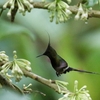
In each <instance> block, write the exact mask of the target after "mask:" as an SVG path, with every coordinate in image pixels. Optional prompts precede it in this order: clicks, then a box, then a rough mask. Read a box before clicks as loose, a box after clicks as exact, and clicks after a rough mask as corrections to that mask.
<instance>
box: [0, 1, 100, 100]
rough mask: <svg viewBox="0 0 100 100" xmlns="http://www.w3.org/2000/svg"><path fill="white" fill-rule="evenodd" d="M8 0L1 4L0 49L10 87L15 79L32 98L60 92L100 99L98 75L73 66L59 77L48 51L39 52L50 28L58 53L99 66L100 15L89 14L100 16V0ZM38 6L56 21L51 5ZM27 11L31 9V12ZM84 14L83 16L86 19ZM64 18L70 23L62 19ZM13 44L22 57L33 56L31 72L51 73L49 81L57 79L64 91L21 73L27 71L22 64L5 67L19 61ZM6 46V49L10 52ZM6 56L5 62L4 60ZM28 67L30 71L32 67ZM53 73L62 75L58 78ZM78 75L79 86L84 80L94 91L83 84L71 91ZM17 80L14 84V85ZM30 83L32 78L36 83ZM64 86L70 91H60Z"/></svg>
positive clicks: (89, 66)
mask: <svg viewBox="0 0 100 100" xmlns="http://www.w3.org/2000/svg"><path fill="white" fill-rule="evenodd" d="M6 1H7V0H6ZM6 1H5V2H4V3H3V4H0V8H1V13H0V15H1V14H2V15H1V17H0V47H1V48H0V51H3V52H1V53H0V54H1V56H0V57H1V58H0V66H1V68H0V70H1V72H2V71H3V72H5V73H4V76H5V75H6V76H5V77H6V79H7V82H11V80H12V82H11V84H9V86H11V87H12V85H13V86H14V88H16V89H17V90H18V91H19V92H21V93H26V94H28V93H31V94H32V95H29V97H28V99H32V100H33V99H35V100H44V99H46V100H47V99H48V98H49V99H52V100H55V99H57V98H59V100H64V99H69V100H70V99H71V100H76V98H78V99H80V98H82V97H83V100H86V99H87V100H89V99H90V95H91V98H92V99H93V100H98V99H99V92H100V90H99V82H100V79H99V76H96V75H87V74H80V73H72V72H71V73H69V74H67V75H62V76H61V77H59V78H57V77H56V75H55V72H54V71H53V70H52V68H51V65H49V62H48V60H46V58H45V57H44V58H43V57H42V58H39V59H37V58H36V56H37V55H39V54H40V52H42V50H43V51H44V50H45V49H44V48H45V47H46V46H47V39H46V38H47V37H45V36H46V35H45V34H44V33H45V30H46V31H48V33H49V34H50V40H51V45H52V46H53V47H54V48H55V49H56V50H57V52H58V53H59V55H61V56H62V57H63V58H64V59H65V60H66V61H67V62H68V63H69V65H70V66H72V67H76V68H80V69H87V70H91V71H94V72H99V70H100V67H99V66H100V63H99V62H100V52H99V51H100V39H99V37H100V33H99V31H100V29H99V26H100V23H99V19H91V17H95V18H99V16H100V14H99V11H98V10H99V2H100V1H99V0H82V2H79V1H78V0H77V1H70V0H67V1H62V0H55V1H50V2H47V1H44V2H39V1H38V2H33V1H30V0H25V1H24V0H18V1H17V2H16V0H8V2H6ZM33 7H34V9H33ZM35 8H41V9H48V12H49V14H50V21H52V23H49V22H47V21H48V16H49V15H48V13H47V10H41V9H35ZM95 9H96V10H95ZM97 9H98V10H97ZM27 11H28V12H29V13H27ZM30 11H31V12H30ZM18 12H20V13H21V14H23V15H25V14H26V15H25V16H24V17H23V16H20V15H19V13H18ZM6 15H9V16H8V17H10V18H11V21H13V22H14V23H10V22H8V21H9V20H7V19H8V18H7V17H6ZM73 16H74V18H75V19H77V21H76V20H74V21H73V19H72V18H73ZM15 17H16V18H15ZM55 20H56V23H61V24H59V25H56V24H55V23H54V22H53V21H55ZM80 20H82V21H83V22H82V21H80ZM84 21H85V22H86V24H84ZM63 22H67V23H65V24H62V23H63ZM94 23H95V24H94ZM15 50H16V51H17V56H18V58H23V59H24V60H25V59H27V61H29V62H31V68H32V72H35V73H37V75H40V76H42V78H43V77H45V78H47V79H53V80H47V81H48V82H51V83H50V84H54V85H55V86H57V87H56V89H57V90H58V93H60V94H61V95H63V96H62V97H60V96H59V94H56V93H55V92H54V91H52V90H51V89H49V88H47V87H45V86H43V85H41V84H40V83H41V82H40V83H37V82H35V81H33V79H32V80H30V79H29V78H26V77H23V78H22V75H23V76H26V75H24V74H23V73H24V72H23V71H22V68H23V67H22V66H21V67H20V66H19V67H18V66H17V67H16V68H18V69H20V73H21V74H20V73H19V71H18V70H15V71H12V70H14V69H13V67H12V66H9V70H8V69H6V68H8V65H9V64H12V63H16V62H15V61H17V60H18V62H19V59H18V58H16V56H14V57H13V54H12V52H13V51H15ZM4 51H5V52H6V55H5V53H4ZM8 57H9V59H8ZM25 61H26V60H25ZM6 62H7V65H6V66H5V64H6ZM18 62H17V64H18ZM8 63H9V64H8ZM22 63H23V62H22ZM3 65H4V66H3ZM21 65H23V64H21ZM28 65H30V64H28ZM28 68H29V67H28ZM5 69H6V70H5ZM4 70H5V71H4ZM48 70H49V71H48ZM6 72H7V73H8V74H7V73H6ZM12 72H13V73H12ZM28 72H29V73H30V70H29V71H28ZM9 74H11V76H9ZM2 75H3V73H2ZM12 76H13V77H14V78H15V80H16V81H20V80H21V81H20V82H18V83H17V84H16V83H15V81H14V80H13V79H12ZM2 78H3V77H2ZM4 79H5V78H4ZM55 79H57V80H60V81H56V80H55ZM76 79H77V80H78V82H79V87H80V86H83V85H84V84H86V85H87V87H88V90H89V91H90V92H89V93H90V95H89V94H88V91H87V90H86V87H84V86H83V88H81V89H78V88H77V89H76V91H74V92H71V91H72V90H73V81H74V80H76ZM9 80H10V81H9ZM61 80H64V81H61ZM55 81H56V82H55ZM65 81H68V83H69V85H66V86H65V85H64V84H65V83H66V82H65ZM52 82H54V83H52ZM14 83H15V84H16V85H14ZM29 83H32V86H31V84H29ZM45 83H46V82H45ZM45 83H44V84H45ZM2 84H4V83H2ZM23 84H29V85H24V86H23V88H22V89H20V87H22V85H23ZM62 84H63V85H62ZM17 85H18V86H17ZM30 86H31V88H30ZM74 86H76V85H74ZM51 87H52V86H51ZM66 87H67V88H66ZM62 88H63V89H64V90H66V91H67V90H70V91H68V92H67V93H66V94H63V92H64V93H65V91H62V90H61V89H62ZM8 90H9V89H8ZM48 90H49V91H48ZM54 90H55V89H54ZM1 91H2V90H1ZM40 91H41V92H40ZM10 93H11V94H8V95H10V97H12V98H13V95H14V98H15V95H17V93H16V94H15V93H14V94H13V93H12V92H11V91H10ZM70 93H72V94H73V95H71V97H72V98H73V99H72V98H71V97H70ZM0 94H1V97H2V98H1V100H6V99H7V98H8V96H7V95H5V94H6V91H5V92H4V93H3V94H4V95H2V93H0ZM45 94H46V96H45ZM81 94H82V95H81ZM84 94H86V95H84ZM4 97H5V99H4ZM22 98H23V99H24V100H26V99H27V97H24V96H23V97H21V100H23V99H22ZM16 99H19V100H20V97H19V95H18V97H16Z"/></svg>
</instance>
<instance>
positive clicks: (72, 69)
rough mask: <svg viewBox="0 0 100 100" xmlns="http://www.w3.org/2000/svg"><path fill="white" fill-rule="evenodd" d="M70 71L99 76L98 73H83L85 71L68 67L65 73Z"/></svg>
mask: <svg viewBox="0 0 100 100" xmlns="http://www.w3.org/2000/svg"><path fill="white" fill-rule="evenodd" d="M70 71H77V72H82V73H89V74H97V75H100V73H96V72H90V71H85V70H79V69H75V68H71V67H69V68H68V69H66V72H70Z"/></svg>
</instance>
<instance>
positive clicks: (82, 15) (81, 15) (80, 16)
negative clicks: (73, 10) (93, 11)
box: [75, 3, 89, 21]
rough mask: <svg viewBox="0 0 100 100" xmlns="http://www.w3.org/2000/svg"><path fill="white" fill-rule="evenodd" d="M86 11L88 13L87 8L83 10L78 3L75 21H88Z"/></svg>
mask: <svg viewBox="0 0 100 100" xmlns="http://www.w3.org/2000/svg"><path fill="white" fill-rule="evenodd" d="M88 11H89V8H88V9H87V8H84V9H83V6H82V4H81V3H80V5H79V8H78V11H77V14H76V15H75V19H76V20H78V19H80V20H85V21H86V20H87V19H88Z"/></svg>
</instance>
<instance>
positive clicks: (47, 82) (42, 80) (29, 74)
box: [23, 70, 70, 94]
mask: <svg viewBox="0 0 100 100" xmlns="http://www.w3.org/2000/svg"><path fill="white" fill-rule="evenodd" d="M23 72H24V75H25V76H27V77H30V78H32V79H34V80H36V81H38V82H40V83H42V84H44V85H46V86H48V87H50V88H52V89H54V90H55V91H56V92H58V93H60V94H61V92H60V91H59V88H58V86H57V84H56V82H55V81H54V80H51V79H50V80H48V79H45V78H43V77H41V76H39V75H36V74H34V73H32V72H29V71H26V70H23ZM60 90H61V91H63V94H65V93H68V92H69V93H70V91H68V90H66V89H65V88H63V87H60Z"/></svg>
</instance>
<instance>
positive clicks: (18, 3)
mask: <svg viewBox="0 0 100 100" xmlns="http://www.w3.org/2000/svg"><path fill="white" fill-rule="evenodd" d="M32 2H33V1H32V0H8V1H7V2H6V3H5V4H4V5H3V10H5V9H6V8H9V11H8V13H7V16H8V17H11V20H12V21H13V20H14V17H15V14H16V13H17V10H18V11H19V12H20V13H22V14H23V15H25V12H26V11H28V12H30V11H31V10H32V8H33V5H32Z"/></svg>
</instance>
